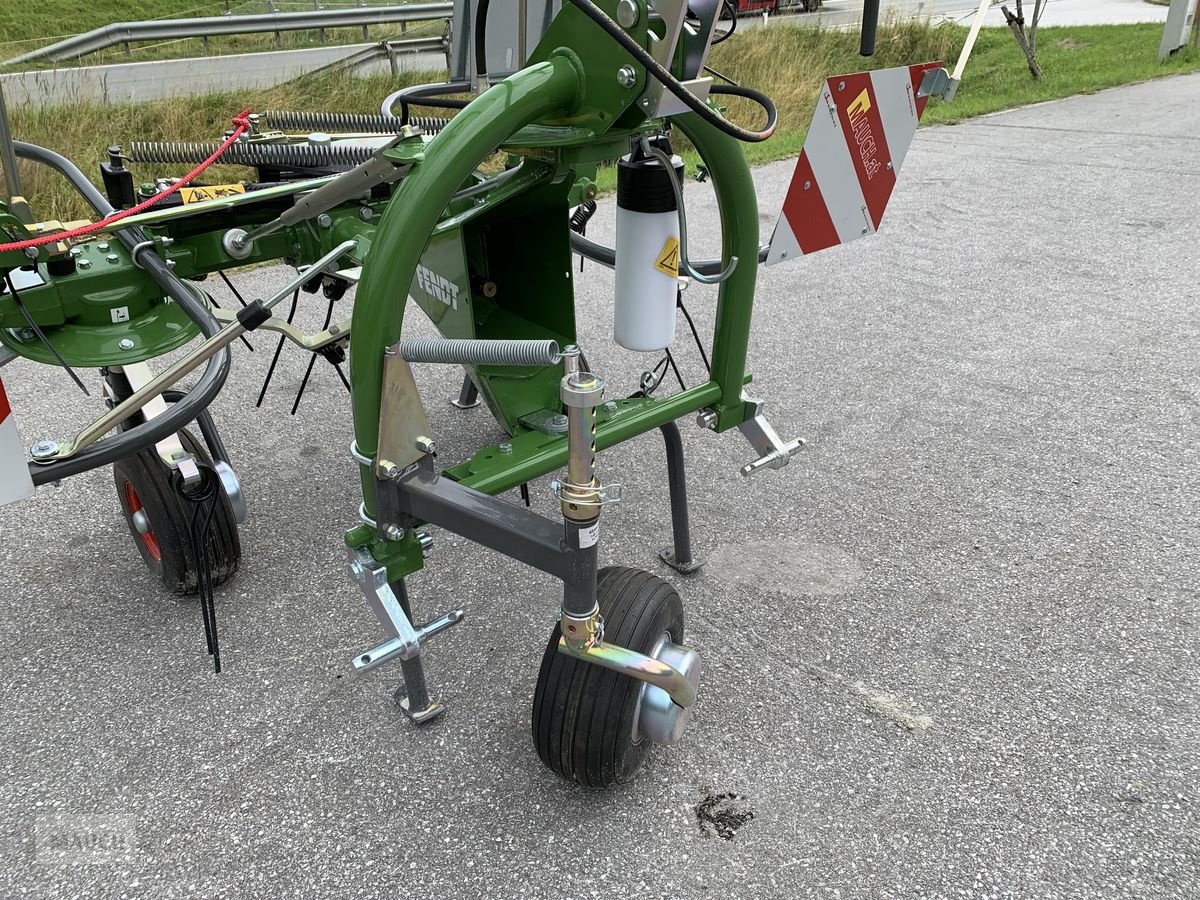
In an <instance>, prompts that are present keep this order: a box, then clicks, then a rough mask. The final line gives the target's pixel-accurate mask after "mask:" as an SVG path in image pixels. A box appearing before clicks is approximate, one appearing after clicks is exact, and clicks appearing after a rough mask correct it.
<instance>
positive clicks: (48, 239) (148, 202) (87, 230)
mask: <svg viewBox="0 0 1200 900" xmlns="http://www.w3.org/2000/svg"><path fill="white" fill-rule="evenodd" d="M233 124H234V129H233V134H231V135H229V137H227V138H226V139H225V143H223V144H221V146H220V147H218V148H217V150H216V152H215V153H213V155H212V156H210V157H209V158H208V159H206V160H205V161H204V162H202V163H200V165H198V166H196V168H194V169H192V171H190V172H188V173H187V175H185V176H184V177H183V178H181V179H179V181H177V182H175V183H174V184H173V185H171V186H170V187H169V188H167V189H166V190H164V191H160V192H159V193H157V194H155V195H154V196H153V197H149V198H147V199H145V200H143V201H142V202H141V203H139V204H138V205H137V206H131V207H129V209H123V210H121V211H120V212H115V213H113V214H112V215H111V216H107V217H106V218H103V219H101V220H100V221H99V222H93V223H92V224H91V225H83V226H81V227H80V228H73V229H71V230H70V231H60V232H58V233H57V234H44V235H42V236H41V237H36V238H30V239H29V240H26V241H14V242H13V243H11V244H0V252H4V251H6V250H26V249H28V248H30V247H41V246H42V245H43V244H54V243H57V242H58V241H63V240H68V239H70V238H77V237H85V236H86V235H89V234H95V233H96V232H97V231H103V230H105V229H107V228H108V227H109V226H110V225H112V224H113V223H114V222H120V221H121V220H122V219H126V218H128V217H129V216H135V215H137V214H138V213H140V212H145V211H146V210H147V209H149V208H150V207H151V206H153V205H154V204H156V203H158V202H159V201H161V200H162V199H163V198H164V197H169V196H171V194H174V193H175V192H176V191H178V190H179V189H180V188H182V187H186V186H187V185H188V183H190V182H191V181H193V180H195V179H196V178H199V177H200V175H201V173H202V172H203V171H204V170H205V169H207V168H208V167H209V166H211V165H212V164H213V163H215V162H216V161H217V160H218V159H220V158H221V156H222V154H224V152H225V151H226V150H228V149H229V148H230V147H231V146H232V145H233V143H234V142H235V141H236V140H237V139H238V138H240V137H241V136H242V135H243V134H245V133H246V132H247V131H248V130H249V129H250V110H248V109H244V110H242V111H241V112H240V113H239V114H238V115H236V116H234V117H233Z"/></svg>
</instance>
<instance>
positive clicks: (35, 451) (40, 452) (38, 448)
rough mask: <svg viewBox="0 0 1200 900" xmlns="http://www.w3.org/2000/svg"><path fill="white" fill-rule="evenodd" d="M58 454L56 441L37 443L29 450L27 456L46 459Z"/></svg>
mask: <svg viewBox="0 0 1200 900" xmlns="http://www.w3.org/2000/svg"><path fill="white" fill-rule="evenodd" d="M57 452H58V441H38V442H37V443H36V444H34V445H33V446H32V447H30V448H29V455H30V456H32V457H33V458H34V459H48V458H50V457H51V456H53V455H54V454H55V453H57Z"/></svg>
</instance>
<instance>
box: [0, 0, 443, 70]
mask: <svg viewBox="0 0 1200 900" xmlns="http://www.w3.org/2000/svg"><path fill="white" fill-rule="evenodd" d="M453 10H454V5H453V4H452V3H406V4H404V5H400V6H376V7H355V8H352V9H323V10H310V11H306V12H293V13H267V14H263V15H251V16H206V17H203V18H195V19H160V20H157V21H151V22H116V23H114V24H112V25H106V26H105V27H103V28H97V29H95V30H94V31H89V32H87V33H86V34H79V35H76V36H75V37H70V38H67V39H66V40H63V41H59V42H58V43H55V44H50V45H49V46H48V47H42V48H41V49H39V50H33V51H31V52H29V53H26V54H24V55H22V56H18V57H15V58H13V59H10V60H6V61H5V64H6V65H20V64H23V63H27V62H35V61H37V60H43V59H50V60H60V59H70V58H73V57H79V56H83V55H85V54H88V53H95V52H96V51H97V50H106V49H108V48H109V47H115V46H117V45H119V44H127V43H132V42H136V41H170V40H182V39H185V38H202V37H217V36H220V35H230V34H261V33H267V32H279V31H307V30H309V29H319V28H357V27H365V26H369V25H391V24H396V23H408V22H432V21H436V20H438V19H447V18H449V17H450V16H451V15H452V14H453Z"/></svg>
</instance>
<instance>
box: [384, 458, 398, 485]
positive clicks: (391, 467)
mask: <svg viewBox="0 0 1200 900" xmlns="http://www.w3.org/2000/svg"><path fill="white" fill-rule="evenodd" d="M379 474H380V475H382V476H383V477H384V478H386V479H387V480H388V481H392V480H393V479H394V478H395V477H396V476H397V475H399V474H400V467H399V466H398V465H396V464H395V463H394V462H392V461H391V460H390V459H381V460H380V461H379Z"/></svg>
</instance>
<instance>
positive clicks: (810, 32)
mask: <svg viewBox="0 0 1200 900" xmlns="http://www.w3.org/2000/svg"><path fill="white" fill-rule="evenodd" d="M965 35H966V29H964V28H960V27H956V26H951V25H938V26H934V25H930V24H928V23H906V24H899V25H890V26H888V27H885V28H883V29H881V31H880V35H879V41H878V53H877V55H876V56H875V57H873V58H872V59H869V60H864V59H863V58H862V57H860V56H859V55H858V52H857V47H858V40H857V36H856V35H853V34H847V33H844V32H833V31H818V30H816V29H814V28H811V27H801V26H776V27H773V28H764V29H747V30H745V31H744V32H739V33H738V35H737V36H735V37H734V38H733V39H732V40H730V41H728V42H727V43H725V44H722V45H720V46H718V47H716V48H714V51H713V54H712V58H711V60H710V62H711V64H712V66H713V67H714V68H715V69H717V70H718V71H721V72H723V73H725V74H727V75H729V76H730V77H732V78H734V79H735V80H737V81H739V82H741V83H743V84H747V85H750V86H753V87H756V88H758V89H760V90H763V91H765V92H766V93H767V94H769V95H770V96H772V97H773V98H774V99H775V102H776V104H777V105H778V106H779V109H780V127H779V130H778V132H777V133H776V135H775V136H774V137H773V138H771V139H770V140H769V141H766V142H763V143H760V144H747V145H745V147H746V155H747V158H748V159H749V160H750V161H751V162H752V163H764V162H769V161H773V160H777V159H783V158H787V157H791V156H795V155H797V154H798V153H799V152H800V148H801V146H802V145H803V143H804V135H805V130H806V129H807V127H808V123H809V120H810V119H811V117H812V110H813V105H814V103H815V101H816V98H817V94H818V92H819V89H820V85H821V82H822V80H823V79H824V78H826V77H829V76H832V75H838V74H845V73H848V72H856V71H860V70H862V69H863V68H885V67H889V66H898V65H905V64H909V63H917V62H924V61H928V60H931V59H941V60H945V61H946V62H947V63H952V62H953V61H954V60H955V59H956V58H957V55H958V50H959V48H960V46H961V45H962V42H963V40H964V39H965ZM1161 36H1162V26H1161V25H1156V24H1147V25H1103V26H1080V27H1053V28H1049V27H1046V28H1042V29H1040V30H1039V34H1038V48H1039V50H1038V57H1039V59H1040V61H1041V64H1042V68H1043V69H1044V71H1045V77H1044V78H1043V79H1042V80H1041V81H1034V80H1033V78H1032V77H1030V75H1029V71H1028V69H1027V68H1026V66H1025V60H1024V57H1023V55H1022V54H1021V52H1020V50H1019V49H1018V48H1017V45H1016V42H1015V41H1014V40H1013V37H1012V34H1011V32H1009V31H1008V29H1001V28H989V29H984V31H983V33H982V34H981V36H980V38H979V42H978V43H977V44H976V49H975V53H974V55H973V56H972V58H971V62H970V63H969V64H968V66H967V70H966V75H965V77H964V79H963V83H962V86H961V87H960V89H959V92H958V96H957V97H956V98H955V100H954V102H953V103H951V104H945V103H942V102H941V101H939V100H936V99H935V100H934V101H932V102H931V104H930V106H929V109H928V110H927V112H926V115H925V122H926V123H953V122H959V121H961V120H963V119H968V118H971V117H973V116H978V115H982V114H984V113H990V112H996V111H998V110H1002V109H1009V108H1012V107H1015V106H1021V105H1024V104H1028V103H1037V102H1040V101H1045V100H1055V99H1059V98H1062V97H1068V96H1071V95H1073V94H1080V93H1088V92H1092V91H1098V90H1101V89H1103V88H1107V87H1113V86H1115V85H1119V84H1126V83H1129V82H1135V81H1145V80H1147V79H1150V78H1155V77H1158V76H1163V75H1173V74H1178V73H1183V72H1193V71H1197V70H1200V53H1197V52H1196V51H1195V50H1191V49H1188V50H1183V51H1181V52H1180V53H1178V54H1176V55H1175V56H1173V57H1171V58H1170V59H1169V60H1168V61H1167V62H1166V63H1164V64H1161V65H1160V64H1159V62H1158V44H1159V39H1160V38H1161ZM440 77H442V76H440V75H439V74H437V73H423V74H414V75H408V76H405V77H403V78H401V79H399V80H397V79H392V78H390V77H382V76H381V77H367V78H353V77H350V76H348V75H344V74H328V73H327V74H324V75H319V76H309V77H305V78H301V79H298V80H296V81H293V82H290V83H288V84H285V85H280V86H278V87H275V88H271V89H267V90H256V91H242V92H237V93H228V94H213V95H206V96H201V97H190V98H186V99H180V100H170V101H157V102H154V103H144V104H123V105H114V106H106V107H100V106H92V105H75V106H70V107H58V108H53V109H30V108H22V109H13V110H11V112H12V114H13V125H14V132H15V134H16V136H17V137H18V138H19V139H21V140H26V141H31V142H33V143H37V144H42V145H43V146H47V147H50V148H51V149H54V150H57V151H58V152H60V153H63V154H64V155H66V156H67V157H69V158H70V159H72V160H74V161H75V162H76V163H77V164H78V165H79V166H80V167H81V168H82V169H83V170H84V171H85V172H87V173H88V174H89V175H91V176H94V177H97V178H98V166H99V163H100V162H101V160H102V158H103V155H104V149H105V148H106V147H107V146H108V145H109V144H112V143H125V142H128V141H129V140H132V139H142V140H178V141H197V140H215V139H216V138H217V137H218V136H219V135H220V134H221V133H222V132H223V131H224V130H225V128H227V127H228V122H229V117H230V116H232V115H233V114H234V113H236V112H237V111H239V110H240V109H242V108H243V107H244V106H252V107H253V108H255V109H258V110H266V109H271V108H275V109H314V110H334V111H345V112H376V111H377V110H378V108H379V103H380V100H381V99H382V98H383V97H384V96H386V95H387V94H388V93H390V92H391V91H393V90H395V89H396V88H397V87H400V86H402V85H403V84H411V83H416V82H420V81H429V80H437V79H439V78H440ZM729 114H730V116H731V117H732V118H734V119H735V120H737V121H739V122H742V123H744V124H747V125H755V124H757V123H758V122H760V121H761V113H760V112H759V111H758V110H757V108H756V107H754V106H753V105H751V104H748V103H743V102H742V101H737V103H736V104H734V105H731V107H730V109H729ZM691 162H692V163H693V164H694V162H695V159H694V158H693V159H692V160H691ZM187 168H189V167H187V166H182V167H176V168H175V169H171V168H170V167H164V166H148V165H146V166H140V167H138V170H137V171H138V173H139V174H140V175H144V176H149V175H151V174H153V175H177V174H183V172H184V171H186V169H187ZM22 173H23V175H24V176H25V177H24V188H25V193H26V195H27V196H28V198H29V199H30V201H31V202H32V203H33V205H34V207H35V211H36V212H37V213H38V215H39V216H41V217H44V218H75V217H79V216H82V215H86V214H87V210H86V209H85V208H84V207H83V206H82V205H81V204H80V203H79V201H78V199H77V198H76V197H75V196H74V195H73V193H72V192H71V191H70V189H69V188H68V187H67V186H66V185H65V184H63V183H62V180H61V179H60V178H58V177H57V176H55V175H54V174H53V173H50V172H48V171H47V170H45V169H41V168H38V167H34V166H23V168H22ZM604 174H605V173H602V176H604ZM248 177H250V173H249V172H248V171H246V170H239V169H232V168H224V169H222V168H218V169H215V170H214V172H213V178H214V179H229V180H236V179H238V178H248ZM601 186H602V188H603V187H611V180H608V181H606V180H604V178H603V177H602V180H601Z"/></svg>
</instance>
